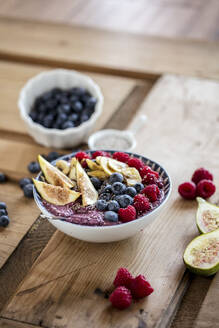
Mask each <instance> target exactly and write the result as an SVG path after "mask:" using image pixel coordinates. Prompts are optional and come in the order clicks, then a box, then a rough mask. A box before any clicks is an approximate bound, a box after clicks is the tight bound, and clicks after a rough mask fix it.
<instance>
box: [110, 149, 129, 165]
mask: <svg viewBox="0 0 219 328" xmlns="http://www.w3.org/2000/svg"><path fill="white" fill-rule="evenodd" d="M113 158H114V159H116V160H117V161H120V162H123V163H127V162H128V160H129V159H130V156H129V155H128V154H126V153H123V152H121V151H117V152H115V153H114V154H113Z"/></svg>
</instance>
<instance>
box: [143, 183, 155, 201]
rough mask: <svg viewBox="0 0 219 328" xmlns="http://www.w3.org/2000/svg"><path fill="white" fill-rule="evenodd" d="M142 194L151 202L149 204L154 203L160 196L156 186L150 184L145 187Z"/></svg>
mask: <svg viewBox="0 0 219 328" xmlns="http://www.w3.org/2000/svg"><path fill="white" fill-rule="evenodd" d="M141 193H142V194H144V195H145V196H147V198H148V199H149V200H150V201H151V202H156V200H157V198H158V197H159V195H160V189H159V188H158V186H157V185H155V184H152V185H149V186H147V187H145V188H144V189H143V190H142V191H141Z"/></svg>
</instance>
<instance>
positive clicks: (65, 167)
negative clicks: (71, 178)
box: [56, 159, 70, 175]
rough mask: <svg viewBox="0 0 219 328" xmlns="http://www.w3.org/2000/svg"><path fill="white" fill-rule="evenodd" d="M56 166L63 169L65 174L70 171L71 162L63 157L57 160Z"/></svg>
mask: <svg viewBox="0 0 219 328" xmlns="http://www.w3.org/2000/svg"><path fill="white" fill-rule="evenodd" d="M56 167H57V168H58V169H59V170H61V171H62V172H63V173H64V174H65V175H67V174H68V173H69V172H70V163H69V162H67V161H64V160H63V159H60V160H59V161H57V162H56Z"/></svg>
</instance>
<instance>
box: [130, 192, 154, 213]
mask: <svg viewBox="0 0 219 328" xmlns="http://www.w3.org/2000/svg"><path fill="white" fill-rule="evenodd" d="M134 207H135V209H136V210H137V211H138V212H146V211H148V210H150V208H151V205H150V202H149V200H148V198H147V197H145V196H144V195H142V194H138V195H136V196H135V197H134Z"/></svg>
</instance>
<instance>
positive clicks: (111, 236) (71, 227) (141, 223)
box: [33, 150, 172, 243]
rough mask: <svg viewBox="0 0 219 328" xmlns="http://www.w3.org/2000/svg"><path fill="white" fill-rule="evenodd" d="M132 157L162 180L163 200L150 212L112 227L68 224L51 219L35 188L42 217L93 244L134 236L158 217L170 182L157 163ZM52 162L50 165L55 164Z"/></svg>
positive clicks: (69, 156) (68, 156)
mask: <svg viewBox="0 0 219 328" xmlns="http://www.w3.org/2000/svg"><path fill="white" fill-rule="evenodd" d="M104 151H107V152H110V153H111V154H113V153H114V151H109V150H104ZM87 152H88V153H89V154H92V153H93V152H94V151H87ZM128 154H129V155H132V156H134V157H137V158H139V159H141V160H142V161H143V162H144V163H145V164H146V165H149V166H150V167H152V169H153V170H155V171H157V172H159V174H160V176H161V177H162V178H163V181H164V198H163V199H162V201H161V203H160V204H159V205H158V207H156V208H155V209H154V210H152V211H151V212H149V213H147V214H145V215H143V216H142V217H140V218H138V219H136V220H134V221H131V222H127V223H122V224H118V225H112V226H85V225H80V224H74V223H69V222H66V221H62V220H59V219H53V218H52V216H53V215H52V214H51V213H49V212H48V211H47V209H46V208H45V206H44V205H43V203H42V199H41V197H40V195H39V194H38V192H37V190H36V188H35V187H34V189H33V194H34V200H35V202H36V204H37V206H38V207H39V209H40V210H41V212H42V213H43V215H44V216H46V217H47V218H49V222H50V223H51V224H52V225H54V226H55V227H56V228H57V229H58V230H60V231H62V232H64V233H65V234H67V235H69V236H71V237H74V238H77V239H80V240H84V241H88V242H93V243H106V242H113V241H118V240H123V239H126V238H129V237H131V236H133V235H135V234H136V233H137V232H139V231H141V230H142V229H144V228H145V227H146V226H147V225H148V224H149V223H151V222H152V221H154V220H155V219H156V218H157V217H158V215H160V213H161V212H162V210H163V208H164V205H165V204H166V202H167V200H168V198H169V195H170V193H171V188H172V186H171V180H170V177H169V175H168V174H167V172H166V171H165V169H164V168H163V167H162V166H161V165H159V164H158V163H156V162H154V161H152V160H150V159H148V158H146V157H143V156H139V155H136V154H133V153H128ZM74 155H75V153H72V154H70V155H64V156H62V157H61V158H62V159H65V160H67V159H69V158H71V157H73V156H74ZM55 162H56V161H54V162H53V163H52V164H55ZM41 175H42V172H40V173H39V175H38V176H37V178H36V179H37V180H38V179H40V176H41Z"/></svg>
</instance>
